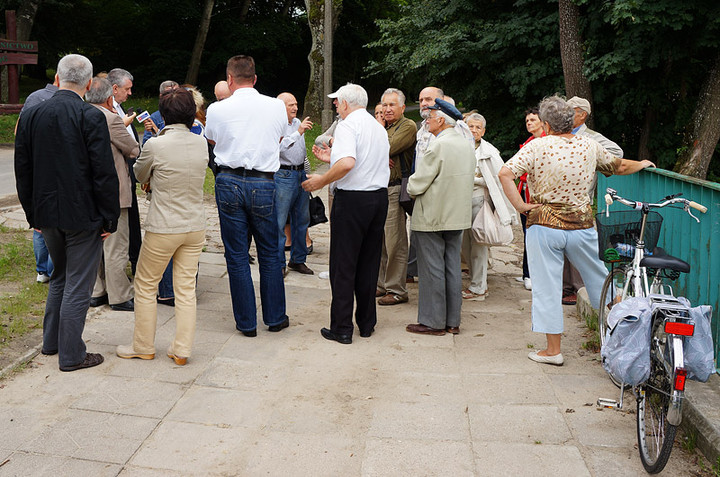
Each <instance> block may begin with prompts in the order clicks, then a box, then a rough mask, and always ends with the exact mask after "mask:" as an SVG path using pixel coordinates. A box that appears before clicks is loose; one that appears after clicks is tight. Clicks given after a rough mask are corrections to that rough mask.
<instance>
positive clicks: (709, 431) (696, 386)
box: [576, 288, 720, 465]
mask: <svg viewBox="0 0 720 477" xmlns="http://www.w3.org/2000/svg"><path fill="white" fill-rule="evenodd" d="M576 306H577V314H578V316H580V317H581V318H582V319H585V318H586V317H587V316H588V315H589V314H594V315H595V316H597V311H595V310H593V308H592V307H591V306H590V300H589V299H588V294H587V291H586V290H585V288H581V289H580V290H579V291H578V293H577V305H576ZM718 403H720V376H718V375H717V374H714V375H712V376H710V379H709V380H708V382H707V383H699V382H696V381H690V380H688V382H687V386H686V389H685V401H684V403H683V422H682V424H681V427H683V428H684V429H685V430H686V431H687V433H688V434H689V435H695V436H696V442H695V445H696V446H697V448H698V449H700V451H701V452H702V453H703V455H704V456H705V458H707V459H708V461H710V465H714V464H715V463H716V462H717V460H718V458H720V409H719V408H718Z"/></svg>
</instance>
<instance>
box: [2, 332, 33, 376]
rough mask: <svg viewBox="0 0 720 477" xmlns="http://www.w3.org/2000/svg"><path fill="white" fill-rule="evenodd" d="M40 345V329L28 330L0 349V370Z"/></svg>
mask: <svg viewBox="0 0 720 477" xmlns="http://www.w3.org/2000/svg"><path fill="white" fill-rule="evenodd" d="M41 343H42V329H40V328H37V329H34V330H30V331H29V332H27V333H25V334H24V335H22V336H19V337H15V338H13V339H12V340H10V341H9V342H8V343H6V344H5V345H3V347H2V348H0V369H5V367H6V366H9V365H11V364H13V363H15V362H16V361H17V360H18V359H19V358H20V357H21V356H24V355H25V354H27V352H28V351H30V350H31V349H33V348H35V347H37V346H38V345H40V344H41Z"/></svg>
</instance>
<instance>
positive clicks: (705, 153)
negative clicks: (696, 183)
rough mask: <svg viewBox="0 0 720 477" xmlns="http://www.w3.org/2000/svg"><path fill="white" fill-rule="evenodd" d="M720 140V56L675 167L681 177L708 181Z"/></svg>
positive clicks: (707, 82) (709, 75) (701, 94)
mask: <svg viewBox="0 0 720 477" xmlns="http://www.w3.org/2000/svg"><path fill="white" fill-rule="evenodd" d="M718 140H720V54H718V56H717V57H716V58H715V63H714V65H713V67H712V68H711V69H710V73H709V74H708V77H707V80H706V81H705V84H704V85H703V87H702V90H701V92H700V96H699V97H698V104H697V107H696V108H695V112H694V113H693V120H692V131H691V132H690V134H689V136H688V137H687V139H686V141H685V143H686V144H687V146H688V148H687V150H685V151H684V152H683V153H682V154H681V155H680V158H679V159H678V162H677V163H676V164H675V171H676V172H679V173H680V174H685V175H688V176H693V177H698V178H700V179H705V177H707V171H708V168H709V167H710V161H711V159H712V156H713V153H714V152H715V147H717V144H718Z"/></svg>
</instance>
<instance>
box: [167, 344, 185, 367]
mask: <svg viewBox="0 0 720 477" xmlns="http://www.w3.org/2000/svg"><path fill="white" fill-rule="evenodd" d="M167 357H168V358H170V359H172V360H173V361H175V364H177V365H178V366H185V365H186V364H187V358H185V357H183V356H178V355H176V354H175V353H174V352H173V350H172V348H168V350H167Z"/></svg>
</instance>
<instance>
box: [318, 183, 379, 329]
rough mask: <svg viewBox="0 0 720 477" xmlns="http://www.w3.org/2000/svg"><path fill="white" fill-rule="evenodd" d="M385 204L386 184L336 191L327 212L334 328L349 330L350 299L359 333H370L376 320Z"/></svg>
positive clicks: (351, 312)
mask: <svg viewBox="0 0 720 477" xmlns="http://www.w3.org/2000/svg"><path fill="white" fill-rule="evenodd" d="M387 209H388V196H387V189H385V188H383V189H378V190H374V191H367V192H366V191H346V190H336V191H335V198H334V200H333V206H332V210H331V211H330V287H331V289H332V304H331V305H330V329H331V330H332V331H333V332H334V333H339V334H347V335H349V334H352V332H353V323H352V314H353V298H354V299H355V301H356V302H357V303H356V304H357V308H356V310H355V322H356V323H357V326H358V329H359V330H360V332H361V333H369V332H370V331H371V330H372V329H373V328H374V327H375V324H376V323H377V308H376V304H375V287H376V285H377V279H378V273H379V271H380V256H381V254H382V240H383V232H384V229H385V217H386V216H387Z"/></svg>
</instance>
